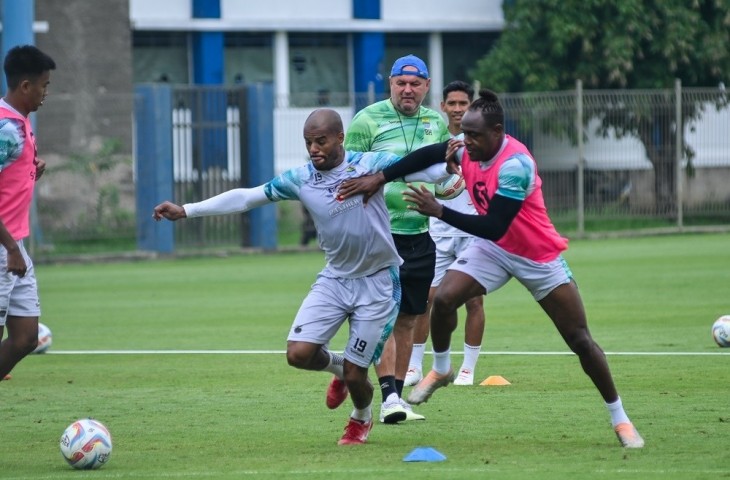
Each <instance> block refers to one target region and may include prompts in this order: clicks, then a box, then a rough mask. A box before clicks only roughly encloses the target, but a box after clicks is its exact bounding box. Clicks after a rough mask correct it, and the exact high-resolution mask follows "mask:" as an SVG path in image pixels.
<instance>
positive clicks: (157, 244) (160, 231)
mask: <svg viewBox="0 0 730 480" xmlns="http://www.w3.org/2000/svg"><path fill="white" fill-rule="evenodd" d="M135 94H136V96H137V98H138V100H137V101H136V106H135V109H134V110H135V112H134V114H135V117H136V122H135V124H136V129H137V132H136V133H137V142H136V143H137V165H136V168H137V185H136V187H137V188H136V205H137V248H138V249H139V250H147V251H153V252H160V253H172V252H174V250H175V228H174V225H173V222H155V221H154V220H153V219H152V209H153V208H155V205H157V204H158V203H160V202H162V201H163V200H167V199H172V198H174V197H173V193H174V191H173V187H174V185H175V181H174V179H173V166H172V157H173V155H172V135H171V133H170V132H172V115H171V114H170V112H172V87H171V86H170V85H167V84H160V83H156V84H144V85H138V86H137V87H136V88H135Z"/></svg>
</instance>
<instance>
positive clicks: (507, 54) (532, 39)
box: [475, 0, 730, 92]
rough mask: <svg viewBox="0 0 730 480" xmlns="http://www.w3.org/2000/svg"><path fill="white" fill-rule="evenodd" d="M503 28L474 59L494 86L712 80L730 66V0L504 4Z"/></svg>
mask: <svg viewBox="0 0 730 480" xmlns="http://www.w3.org/2000/svg"><path fill="white" fill-rule="evenodd" d="M504 14H505V22H506V28H505V30H504V32H503V33H502V35H501V37H500V38H499V40H498V41H497V43H496V45H495V47H494V49H492V50H491V51H490V52H489V53H488V54H487V55H486V56H485V57H484V58H483V59H482V60H481V61H479V63H478V64H477V68H476V72H475V78H477V79H478V80H479V81H481V83H482V85H484V86H488V87H489V88H491V89H493V90H496V91H507V92H522V91H528V92H530V91H532V92H535V91H553V90H565V89H572V88H573V87H574V86H575V81H576V80H577V79H582V80H583V83H584V85H585V88H588V89H606V88H632V89H660V88H672V87H673V85H674V80H675V79H676V78H679V79H681V80H682V84H683V85H685V86H702V87H707V86H715V85H717V84H718V83H719V82H722V81H724V82H726V83H727V82H728V80H729V79H728V72H730V49H728V48H727V45H728V44H730V1H728V0H698V1H692V2H686V1H682V0H652V1H646V0H622V1H620V2H616V1H612V0H567V1H564V0H539V1H524V0H523V1H520V0H517V1H515V2H505V5H504Z"/></svg>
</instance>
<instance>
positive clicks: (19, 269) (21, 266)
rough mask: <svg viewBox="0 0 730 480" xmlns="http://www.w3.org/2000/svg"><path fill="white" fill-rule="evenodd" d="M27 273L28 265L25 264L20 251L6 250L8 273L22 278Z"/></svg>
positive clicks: (17, 249)
mask: <svg viewBox="0 0 730 480" xmlns="http://www.w3.org/2000/svg"><path fill="white" fill-rule="evenodd" d="M27 271H28V265H26V264H25V259H24V258H23V254H22V253H20V249H19V248H16V249H14V250H8V273H11V274H13V275H17V276H19V277H24V276H25V273H26V272H27Z"/></svg>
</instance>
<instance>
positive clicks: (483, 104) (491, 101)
mask: <svg viewBox="0 0 730 480" xmlns="http://www.w3.org/2000/svg"><path fill="white" fill-rule="evenodd" d="M469 110H472V111H481V113H482V118H483V119H484V123H485V124H486V125H487V126H488V127H493V126H495V125H497V124H500V125H504V109H503V108H502V104H501V103H499V98H497V94H496V93H494V92H493V91H491V90H489V89H487V88H483V89H481V90H479V98H477V99H476V100H474V101H473V102H472V103H471V105H469Z"/></svg>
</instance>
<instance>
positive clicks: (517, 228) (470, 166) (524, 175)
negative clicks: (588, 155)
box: [340, 90, 644, 448]
mask: <svg viewBox="0 0 730 480" xmlns="http://www.w3.org/2000/svg"><path fill="white" fill-rule="evenodd" d="M461 129H462V132H463V134H464V137H463V147H464V148H463V149H460V150H459V152H458V153H457V157H460V159H461V169H462V173H463V175H464V179H465V181H466V185H467V189H468V191H469V194H470V195H471V197H472V201H473V203H474V206H475V207H476V209H477V212H478V215H469V214H464V213H460V212H457V211H455V210H451V209H449V208H448V207H445V206H443V205H442V204H440V203H439V202H437V201H436V199H435V198H434V196H433V195H432V194H431V193H430V192H429V191H427V190H425V189H421V188H416V187H414V186H410V190H407V191H405V192H404V195H405V197H406V199H407V200H408V201H409V202H411V203H412V205H413V207H412V208H414V209H416V210H417V211H418V212H420V213H422V214H424V215H428V216H431V217H437V218H439V219H441V220H443V221H444V222H446V223H448V224H450V225H452V226H454V227H456V228H459V229H460V230H463V231H465V232H467V233H470V234H472V235H475V236H476V237H478V238H477V239H476V240H475V241H474V243H473V244H472V245H471V246H470V247H468V248H467V249H466V250H465V251H464V252H463V253H462V254H461V255H460V256H459V257H458V258H457V260H456V261H455V262H454V263H453V264H452V265H451V266H450V267H449V270H448V271H447V272H446V275H445V276H444V279H443V280H442V281H441V284H440V285H439V287H438V289H437V290H436V294H435V295H434V299H433V305H432V307H431V338H432V342H433V350H434V361H433V369H432V370H431V371H430V372H429V373H428V375H426V376H425V377H424V378H423V380H421V382H419V383H418V385H416V386H415V387H414V389H413V390H412V391H411V393H410V395H409V396H408V401H409V402H411V403H413V404H416V405H418V404H420V403H423V402H425V401H427V400H428V399H429V398H430V397H431V395H432V394H433V393H434V392H435V391H436V390H437V389H438V388H440V387H445V386H447V385H448V384H449V383H451V382H452V381H453V380H454V377H455V374H454V369H453V368H452V366H451V359H450V348H451V334H452V332H453V331H454V330H455V329H456V324H457V309H458V308H459V307H460V306H461V305H463V304H464V302H465V301H466V300H468V299H469V298H472V297H474V296H475V295H486V294H487V293H491V292H493V291H495V290H497V289H499V288H500V287H502V286H503V285H504V284H505V283H507V281H509V280H510V279H511V278H512V277H514V278H517V280H519V281H520V283H522V284H523V285H524V286H525V287H526V288H527V289H528V290H529V291H530V293H532V295H533V297H534V298H535V300H536V301H537V302H538V303H539V304H540V306H541V307H542V309H543V310H544V311H545V313H547V315H548V316H549V317H550V319H551V320H552V321H553V324H554V325H555V327H556V328H557V329H558V332H560V335H561V336H562V337H563V339H564V340H565V342H566V343H567V345H568V347H570V349H571V350H572V351H573V352H574V353H575V354H576V355H577V356H578V358H579V360H580V364H581V366H582V367H583V371H584V372H585V373H586V374H587V375H588V376H589V377H590V379H591V380H592V381H593V384H594V385H595V386H596V388H597V389H598V391H599V392H600V394H601V396H602V397H603V400H604V401H605V403H606V407H607V409H608V411H609V414H610V416H611V423H612V425H613V428H614V431H615V433H616V435H617V436H618V439H619V442H620V443H621V445H622V446H624V447H627V448H641V447H643V446H644V440H643V439H642V438H641V436H640V435H639V433H638V432H637V430H636V428H634V425H633V424H632V423H631V421H630V420H629V417H628V416H627V415H626V412H625V411H624V408H623V405H622V403H621V399H620V398H619V395H618V392H617V390H616V387H615V385H614V382H613V378H612V376H611V371H610V369H609V367H608V362H607V361H606V355H605V354H604V353H603V350H601V348H600V347H599V346H598V344H597V343H596V342H595V341H594V340H593V337H592V336H591V333H590V331H589V329H588V322H587V319H586V315H585V310H584V308H583V301H582V299H581V296H580V293H579V292H578V287H577V286H576V283H575V281H574V280H573V274H572V272H571V271H570V269H569V268H568V265H567V263H566V262H565V260H564V259H563V257H562V256H561V253H562V252H563V251H564V250H565V249H566V248H567V246H568V242H567V240H566V239H565V238H563V237H561V236H560V235H559V234H558V232H557V231H556V230H555V227H554V226H553V224H552V222H551V221H550V218H549V217H548V214H547V210H546V208H545V202H544V199H543V195H542V188H541V187H542V181H541V179H540V177H539V176H538V174H537V166H536V164H535V160H534V159H533V158H532V155H531V154H530V152H529V151H528V150H527V148H526V147H525V146H524V145H522V144H521V143H520V142H518V141H517V140H516V139H514V138H512V137H510V136H509V135H506V134H505V132H504V111H503V109H502V105H501V104H500V103H499V100H498V98H497V95H496V94H495V93H494V92H492V91H490V90H482V91H481V92H479V98H478V99H477V100H475V101H474V102H473V103H472V104H471V105H470V106H469V110H468V111H467V112H466V114H465V115H464V117H463V118H462V122H461ZM425 148H430V147H425ZM430 159H431V160H432V161H434V162H438V161H441V160H440V159H439V158H437V155H433V156H431V157H430ZM409 163H412V162H407V161H401V162H399V163H396V164H394V165H392V166H391V167H388V168H386V169H385V170H383V171H382V172H380V173H379V174H376V175H374V176H372V177H370V179H367V178H365V179H357V180H355V181H352V182H350V183H348V184H345V185H343V186H342V188H341V189H340V191H341V193H342V195H344V196H349V195H354V194H355V193H358V192H359V193H362V192H366V193H367V194H369V193H370V191H371V190H372V186H371V185H369V184H370V183H372V184H374V185H375V186H377V185H379V184H380V183H382V182H385V181H389V180H390V179H393V178H398V177H402V176H403V175H405V174H407V173H410V172H411V171H414V169H415V168H424V164H423V162H422V163H421V164H420V165H415V164H409ZM361 180H363V183H362V184H360V185H357V184H356V183H357V182H359V181H361Z"/></svg>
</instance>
